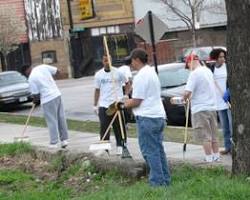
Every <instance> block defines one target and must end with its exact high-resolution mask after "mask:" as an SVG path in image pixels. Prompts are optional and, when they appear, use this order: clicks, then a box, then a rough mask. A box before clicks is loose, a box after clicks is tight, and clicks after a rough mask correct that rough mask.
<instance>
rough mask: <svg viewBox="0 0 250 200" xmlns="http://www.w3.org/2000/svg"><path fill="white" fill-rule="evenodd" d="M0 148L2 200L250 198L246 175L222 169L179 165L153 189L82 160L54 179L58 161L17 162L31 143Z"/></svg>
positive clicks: (224, 199) (236, 199)
mask: <svg viewBox="0 0 250 200" xmlns="http://www.w3.org/2000/svg"><path fill="white" fill-rule="evenodd" d="M0 150H1V152H0V199H1V200H19V199H20V200H22V199H25V200H41V199H48V200H59V199H60V200H63V199H74V200H109V199H114V200H138V199H141V200H144V199H146V200H167V199H170V200H172V199H173V200H210V199H215V200H217V199H218V200H249V199H250V182H249V181H247V180H246V179H245V178H244V177H231V175H230V174H229V173H228V172H226V171H224V170H223V169H222V168H216V169H199V168H194V167H191V166H188V165H183V166H179V167H176V168H174V169H173V171H172V184H171V186H169V187H166V188H152V187H149V186H148V184H147V180H146V179H145V178H142V179H140V180H134V179H131V178H129V177H122V176H120V175H119V174H117V173H116V172H114V171H110V172H106V173H100V172H98V171H96V169H95V168H94V167H93V166H92V165H91V164H86V160H85V161H79V162H75V163H72V165H70V166H69V167H68V168H66V169H64V171H63V172H62V173H61V174H60V176H55V174H56V173H55V172H56V171H53V169H54V170H55V169H58V167H56V166H55V165H58V164H59V163H60V162H55V160H56V159H54V160H49V161H46V162H45V161H42V160H38V161H37V160H36V159H37V158H32V159H33V160H32V162H31V163H30V164H32V163H38V164H40V165H36V168H34V169H33V170H30V169H29V168H28V169H27V168H24V167H23V165H24V163H22V159H20V158H24V155H27V154H31V152H32V149H31V147H30V146H29V145H25V144H1V145H0ZM23 162H25V161H23ZM10 163H12V164H11V165H10ZM13 163H16V164H13ZM43 163H44V164H43ZM42 164H43V165H44V166H43V167H41V165H42ZM15 166H18V167H15ZM51 166H53V167H51ZM38 169H40V170H38ZM48 169H50V170H48ZM38 172H39V173H38ZM45 175H47V176H45ZM53 177H54V178H53Z"/></svg>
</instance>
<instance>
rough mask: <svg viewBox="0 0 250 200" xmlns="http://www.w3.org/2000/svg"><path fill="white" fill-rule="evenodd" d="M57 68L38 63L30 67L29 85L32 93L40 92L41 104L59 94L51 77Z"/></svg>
mask: <svg viewBox="0 0 250 200" xmlns="http://www.w3.org/2000/svg"><path fill="white" fill-rule="evenodd" d="M56 72H57V68H56V67H53V66H50V65H45V64H42V65H38V66H36V67H35V68H33V69H32V71H31V74H30V76H29V79H28V81H29V86H30V91H31V93H32V94H40V99H41V104H45V103H47V102H49V101H51V100H53V99H55V98H57V97H58V96H60V95H61V92H60V91H59V89H58V87H57V86H56V83H55V81H54V79H53V77H52V75H55V74H56Z"/></svg>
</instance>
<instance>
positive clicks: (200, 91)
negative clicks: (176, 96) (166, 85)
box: [185, 66, 216, 114]
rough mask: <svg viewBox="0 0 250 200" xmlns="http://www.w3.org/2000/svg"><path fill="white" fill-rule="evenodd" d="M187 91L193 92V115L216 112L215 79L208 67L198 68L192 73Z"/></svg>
mask: <svg viewBox="0 0 250 200" xmlns="http://www.w3.org/2000/svg"><path fill="white" fill-rule="evenodd" d="M185 90H186V91H190V92H192V97H191V112H192V114H194V113H197V112H200V111H215V110H216V92H215V85H214V78H213V74H212V72H211V70H210V69H208V68H207V67H202V66H201V67H198V68H196V69H195V70H194V71H192V72H191V73H190V75H189V77H188V81H187V85H186V88H185Z"/></svg>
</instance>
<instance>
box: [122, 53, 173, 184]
mask: <svg viewBox="0 0 250 200" xmlns="http://www.w3.org/2000/svg"><path fill="white" fill-rule="evenodd" d="M130 58H131V62H132V63H131V66H132V68H133V69H134V70H136V71H138V73H137V74H136V76H135V77H134V80H133V86H132V88H133V91H132V99H128V100H126V101H125V104H124V106H125V108H133V112H134V115H135V118H136V123H137V131H138V141H139V146H140V149H141V153H142V155H143V157H144V159H145V161H146V163H147V164H148V166H149V168H150V173H149V183H150V185H152V186H167V185H169V184H170V179H171V178H170V173H169V169H168V164H167V159H166V154H165V152H164V147H163V132H164V128H165V121H166V113H165V110H164V107H163V104H162V101H161V86H160V81H159V79H158V76H157V74H156V72H155V70H154V68H153V67H150V66H149V65H147V61H148V55H147V53H146V52H145V51H144V50H143V49H139V48H138V49H134V50H133V51H132V52H131V54H130Z"/></svg>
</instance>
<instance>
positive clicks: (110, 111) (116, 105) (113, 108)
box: [106, 101, 124, 116]
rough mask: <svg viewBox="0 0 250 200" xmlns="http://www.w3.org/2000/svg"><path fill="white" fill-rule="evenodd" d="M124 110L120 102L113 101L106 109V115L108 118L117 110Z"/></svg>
mask: <svg viewBox="0 0 250 200" xmlns="http://www.w3.org/2000/svg"><path fill="white" fill-rule="evenodd" d="M122 109H124V103H123V102H120V101H115V102H114V103H112V104H110V105H109V107H108V109H107V110H106V114H107V115H108V116H112V115H114V114H115V113H116V111H117V110H122Z"/></svg>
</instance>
